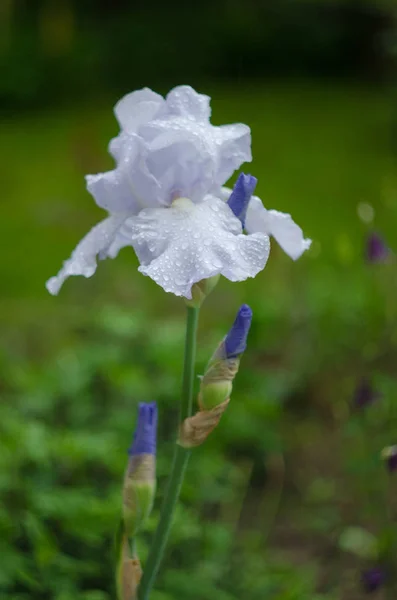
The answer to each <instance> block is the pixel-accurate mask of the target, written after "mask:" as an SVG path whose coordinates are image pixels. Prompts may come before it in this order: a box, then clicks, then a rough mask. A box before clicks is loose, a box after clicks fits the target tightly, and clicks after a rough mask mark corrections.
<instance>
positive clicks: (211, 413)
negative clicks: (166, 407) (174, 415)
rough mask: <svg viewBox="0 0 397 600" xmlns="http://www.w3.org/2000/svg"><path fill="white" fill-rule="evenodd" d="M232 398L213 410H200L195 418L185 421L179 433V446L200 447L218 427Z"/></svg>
mask: <svg viewBox="0 0 397 600" xmlns="http://www.w3.org/2000/svg"><path fill="white" fill-rule="evenodd" d="M229 402H230V398H228V399H227V400H225V401H224V402H222V404H219V405H218V406H215V408H212V409H211V410H199V412H197V413H196V414H195V415H193V417H189V418H188V419H185V420H184V422H183V423H182V425H181V428H180V431H179V439H178V444H180V445H181V446H183V447H184V448H194V447H195V446H200V444H202V443H203V442H205V440H206V439H207V437H208V436H209V434H210V433H211V431H212V430H213V429H215V427H216V426H217V425H218V423H219V421H220V420H221V417H222V415H223V413H224V412H225V410H226V408H227V405H228V404H229Z"/></svg>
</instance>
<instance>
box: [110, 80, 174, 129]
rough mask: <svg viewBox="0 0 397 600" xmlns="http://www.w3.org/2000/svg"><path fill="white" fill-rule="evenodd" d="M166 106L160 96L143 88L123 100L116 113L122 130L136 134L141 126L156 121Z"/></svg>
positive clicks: (117, 106)
mask: <svg viewBox="0 0 397 600" xmlns="http://www.w3.org/2000/svg"><path fill="white" fill-rule="evenodd" d="M164 105H165V100H164V98H163V97H162V96H160V94H156V92H153V91H152V90H150V89H149V88H143V89H142V90H138V91H136V92H131V93H130V94H127V95H126V96H124V97H123V98H121V100H119V101H118V102H117V104H116V106H115V107H114V112H115V115H116V118H117V120H118V122H119V124H120V127H121V129H122V130H124V131H125V132H127V133H136V132H137V130H138V128H139V127H140V126H141V125H143V124H144V123H147V122H148V121H151V120H152V119H155V118H156V116H157V115H158V114H159V113H160V112H161V109H162V108H164Z"/></svg>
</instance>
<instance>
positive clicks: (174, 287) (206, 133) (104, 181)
mask: <svg viewBox="0 0 397 600" xmlns="http://www.w3.org/2000/svg"><path fill="white" fill-rule="evenodd" d="M210 112H211V110H210V98H209V97H208V96H205V95H203V94H198V93H197V92H195V91H194V90H193V89H192V88H191V87H189V86H179V87H176V88H174V89H173V90H171V91H170V92H169V94H168V95H167V96H166V98H163V97H162V96H160V95H159V94H156V93H155V92H153V91H151V90H150V89H148V88H145V89H142V90H139V91H136V92H132V93H131V94H127V95H126V96H124V98H122V99H121V100H120V101H119V102H118V103H117V104H116V106H115V115H116V118H117V120H118V122H119V124H120V128H121V131H120V134H119V135H118V136H117V137H116V138H115V139H113V140H112V141H111V142H110V145H109V151H110V153H111V154H112V156H113V157H114V159H115V161H116V166H115V168H114V169H113V170H112V171H108V172H106V173H99V174H97V175H87V177H86V182H87V189H88V191H89V192H90V194H91V195H92V196H93V198H94V200H95V202H96V203H97V204H98V206H100V207H101V208H103V209H105V210H106V211H107V212H108V213H109V216H108V217H107V218H106V219H104V220H103V221H101V222H100V223H98V224H97V225H96V226H95V227H94V228H93V229H92V230H91V231H90V232H89V233H88V234H87V235H86V236H85V237H84V238H83V239H82V240H81V242H80V243H79V244H78V245H77V247H76V248H75V250H74V251H73V253H72V255H71V257H70V258H69V259H68V260H67V261H65V262H64V264H63V267H62V269H61V270H60V271H59V273H58V275H56V276H55V277H52V278H51V279H50V280H49V281H48V282H47V289H48V290H49V291H50V292H51V293H52V294H57V293H58V291H59V289H60V287H61V286H62V284H63V282H64V281H65V279H67V278H68V277H69V276H71V275H84V276H85V277H91V275H93V274H94V272H95V270H96V267H97V258H99V259H104V258H108V257H110V258H114V257H115V256H117V254H118V252H119V251H120V249H121V248H123V247H125V246H132V247H133V248H134V250H135V252H136V254H137V256H138V259H139V262H140V266H139V271H140V272H141V273H143V274H144V275H148V276H149V277H151V278H152V279H153V280H154V281H155V282H156V283H157V284H159V285H160V286H161V287H162V288H163V289H164V290H165V291H166V292H171V293H173V294H175V295H177V296H184V297H186V298H189V299H190V298H191V288H192V285H193V284H195V283H197V282H199V281H201V280H203V279H207V278H210V277H213V276H215V275H223V276H224V277H227V278H228V279H230V280H231V281H243V280H245V279H247V278H248V277H254V276H255V275H257V274H258V273H259V272H260V271H261V270H262V269H263V268H264V266H265V264H266V261H267V259H268V256H269V251H270V243H269V235H274V237H275V238H276V239H277V240H278V242H279V243H280V245H281V246H282V247H283V248H284V250H285V251H286V252H287V253H288V254H289V255H290V256H292V258H294V259H295V258H298V256H300V255H301V254H302V252H303V251H304V250H305V249H306V248H308V247H309V245H310V241H309V240H304V239H303V235H302V230H301V229H300V228H299V227H298V226H297V225H295V223H294V222H293V221H292V219H291V217H290V216H289V215H284V214H283V213H278V212H277V211H266V210H265V209H264V207H263V205H262V203H261V201H260V200H259V198H257V197H252V199H251V191H252V186H251V187H250V186H248V187H246V189H244V186H241V181H243V180H242V179H241V177H240V179H239V180H238V181H240V184H239V183H237V184H236V188H237V192H236V193H237V198H236V197H234V200H235V202H234V206H233V203H231V202H229V200H233V198H230V196H231V190H228V189H227V188H224V187H223V186H224V184H225V182H226V181H227V180H228V179H229V178H230V177H231V175H233V173H234V171H235V170H236V169H238V168H239V167H240V166H241V165H242V164H243V163H244V162H247V161H251V160H252V155H251V134H250V129H249V127H248V126H247V125H243V124H241V123H237V124H232V125H222V126H219V127H218V126H214V125H211V123H210ZM244 177H247V176H244ZM252 179H254V178H252ZM255 181H256V180H255ZM239 185H240V188H238V186H239ZM236 188H235V189H236ZM239 190H240V191H239ZM241 192H243V194H242V193H241ZM239 202H240V204H241V202H243V203H245V205H244V207H243V212H244V214H238V212H241V210H240V209H241V206H240V208H238V206H239ZM236 206H237V208H236ZM244 227H245V232H244V229H243V228H244Z"/></svg>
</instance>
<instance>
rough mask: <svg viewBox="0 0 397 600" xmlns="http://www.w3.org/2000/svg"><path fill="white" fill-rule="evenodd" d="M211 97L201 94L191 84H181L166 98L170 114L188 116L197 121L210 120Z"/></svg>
mask: <svg viewBox="0 0 397 600" xmlns="http://www.w3.org/2000/svg"><path fill="white" fill-rule="evenodd" d="M210 102H211V98H210V97H209V96H206V95H205V94H199V93H198V92H196V91H195V90H194V89H193V88H192V87H190V85H179V86H177V87H176V88H174V89H173V90H171V91H170V92H169V94H168V95H167V98H166V103H167V108H168V111H169V114H172V115H177V116H180V117H188V118H192V119H196V120H197V121H207V122H208V121H209V118H210V116H211V108H210Z"/></svg>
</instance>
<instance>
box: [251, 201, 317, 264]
mask: <svg viewBox="0 0 397 600" xmlns="http://www.w3.org/2000/svg"><path fill="white" fill-rule="evenodd" d="M245 229H246V231H247V232H248V233H255V232H258V231H260V232H262V233H266V234H267V235H272V236H273V237H274V238H275V239H276V240H277V242H278V243H279V244H280V246H281V247H282V249H283V250H284V252H286V254H288V255H289V256H290V257H291V258H292V259H293V260H296V259H298V258H299V257H300V256H301V255H302V254H303V252H304V251H305V250H307V249H308V248H310V245H311V240H309V239H305V238H304V237H303V231H302V229H301V228H300V227H299V225H297V224H296V223H295V222H294V221H293V220H292V217H291V215H289V214H286V213H282V212H279V211H278V210H266V208H265V207H264V206H263V204H262V202H261V200H260V199H259V198H258V197H257V196H253V197H252V198H251V201H250V203H249V205H248V210H247V218H246V221H245Z"/></svg>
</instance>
